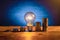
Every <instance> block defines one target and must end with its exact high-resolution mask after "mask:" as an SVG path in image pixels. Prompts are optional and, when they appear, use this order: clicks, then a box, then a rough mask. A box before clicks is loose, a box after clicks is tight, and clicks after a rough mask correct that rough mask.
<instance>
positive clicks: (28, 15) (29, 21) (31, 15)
mask: <svg viewBox="0 0 60 40" xmlns="http://www.w3.org/2000/svg"><path fill="white" fill-rule="evenodd" d="M24 18H25V21H26V22H27V26H33V22H34V20H35V14H34V13H33V12H27V13H26V14H25V16H24Z"/></svg>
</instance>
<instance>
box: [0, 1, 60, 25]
mask: <svg viewBox="0 0 60 40" xmlns="http://www.w3.org/2000/svg"><path fill="white" fill-rule="evenodd" d="M43 3H44V0H1V1H0V25H2V26H7V25H9V26H10V25H11V26H12V25H16V26H18V25H20V26H25V25H26V22H25V20H24V15H25V13H26V12H33V13H34V14H35V15H36V19H35V21H34V25H35V22H37V21H38V22H41V23H42V18H48V24H49V25H60V23H59V20H60V18H58V19H57V20H56V18H55V21H54V18H53V17H54V16H55V15H54V14H52V13H53V12H51V11H50V9H48V8H47V7H46V6H47V5H45V4H43ZM58 16H60V15H58Z"/></svg>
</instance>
